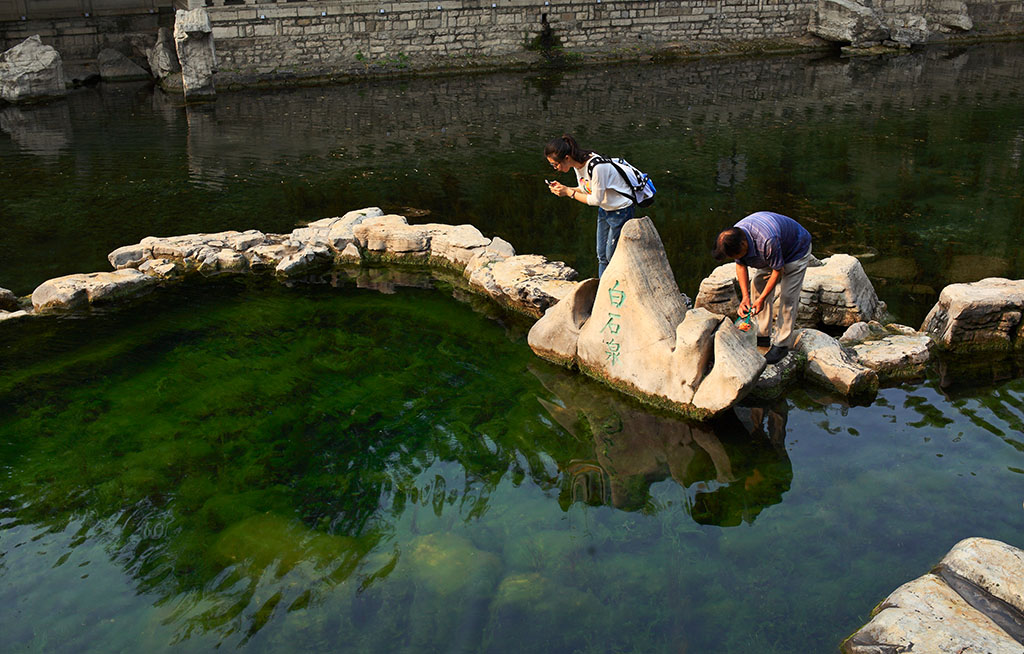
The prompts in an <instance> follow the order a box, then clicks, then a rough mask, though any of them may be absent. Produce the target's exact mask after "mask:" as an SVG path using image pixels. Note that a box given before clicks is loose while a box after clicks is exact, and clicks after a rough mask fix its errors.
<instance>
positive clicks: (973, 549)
mask: <svg viewBox="0 0 1024 654" xmlns="http://www.w3.org/2000/svg"><path fill="white" fill-rule="evenodd" d="M939 568H940V570H941V571H942V576H943V578H944V579H945V578H947V577H948V575H947V573H952V574H953V575H955V576H956V577H958V578H959V579H962V580H964V581H966V582H968V583H970V584H971V585H972V586H974V587H976V588H979V589H981V590H983V591H985V592H986V593H987V594H989V595H991V596H992V597H995V598H996V599H999V600H1002V601H1003V602H1006V603H1007V604H1009V605H1010V606H1012V607H1013V608H1015V609H1016V610H1017V611H1020V612H1021V613H1024V552H1022V551H1021V550H1019V549H1017V548H1016V547H1013V546H1012V545H1007V544H1006V543H1003V542H1000V541H998V540H992V539H990V538H965V539H964V540H962V541H960V542H959V543H957V544H956V545H954V546H953V549H951V550H950V551H949V553H947V554H946V556H945V557H943V559H942V561H940V562H939ZM1020 651H1024V647H1022V648H1021V650H1020Z"/></svg>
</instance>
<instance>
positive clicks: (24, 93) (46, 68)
mask: <svg viewBox="0 0 1024 654" xmlns="http://www.w3.org/2000/svg"><path fill="white" fill-rule="evenodd" d="M67 92H68V91H67V87H66V86H65V82H64V64H63V62H62V61H61V58H60V54H59V53H58V52H57V51H56V50H55V49H53V48H51V47H50V46H48V45H43V42H42V40H41V39H40V38H39V35H38V34H36V35H33V36H30V37H28V38H27V39H25V40H24V41H22V42H21V43H19V44H18V45H16V46H14V47H13V48H11V49H10V50H8V51H6V52H4V53H3V54H0V99H2V100H6V101H7V102H29V101H32V100H42V99H47V98H55V97H62V96H64V95H66V94H67Z"/></svg>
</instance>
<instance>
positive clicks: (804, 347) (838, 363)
mask: <svg viewBox="0 0 1024 654" xmlns="http://www.w3.org/2000/svg"><path fill="white" fill-rule="evenodd" d="M794 349H796V351H797V352H800V353H802V354H803V355H804V356H806V357H807V363H806V365H805V366H804V376H805V377H806V378H808V379H810V380H811V381H813V382H815V383H818V384H820V385H822V386H824V387H826V388H829V389H833V390H835V391H838V392H839V393H841V394H843V395H867V394H871V393H874V392H875V391H877V390H878V373H876V372H875V371H874V370H871V369H870V368H868V367H866V366H862V365H861V364H860V363H858V362H857V359H856V357H855V356H854V355H853V354H851V352H850V351H849V350H847V349H846V348H844V347H843V346H842V345H840V344H839V341H837V340H836V339H834V338H832V337H831V336H829V335H828V334H825V333H823V332H820V331H818V330H816V329H802V330H800V334H799V335H798V336H797V339H796V346H795V348H794Z"/></svg>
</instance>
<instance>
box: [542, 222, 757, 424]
mask: <svg viewBox="0 0 1024 654" xmlns="http://www.w3.org/2000/svg"><path fill="white" fill-rule="evenodd" d="M595 281H596V280H588V281H586V282H583V283H582V284H581V285H580V286H579V287H578V288H577V289H576V290H575V291H574V292H573V293H571V294H569V295H568V296H567V298H566V300H565V301H563V302H562V303H559V304H558V305H556V306H555V307H554V308H552V309H549V310H548V312H547V313H546V314H545V315H544V317H543V318H541V319H540V320H538V321H537V323H536V324H535V325H534V326H533V328H532V329H531V330H530V334H529V337H528V341H529V344H530V347H531V348H532V349H533V351H534V352H535V353H536V354H537V355H538V356H542V357H545V358H548V359H550V360H552V361H555V362H558V363H562V364H567V363H574V364H575V365H577V366H579V368H580V369H581V370H583V371H585V372H586V373H587V374H589V375H591V376H592V377H595V378H597V379H600V380H602V381H604V382H606V383H608V384H609V385H611V386H614V387H616V388H619V389H621V390H624V391H626V392H628V393H631V394H633V395H637V396H639V397H641V398H644V399H647V400H649V401H654V402H656V403H660V404H664V405H667V406H670V407H673V408H676V409H678V410H682V411H683V412H686V413H692V414H698V415H707V414H714V413H718V412H720V411H723V410H725V409H727V408H729V407H730V406H733V405H734V404H736V403H737V402H738V401H739V400H741V399H742V398H743V397H744V396H745V395H746V394H747V393H748V392H749V391H750V389H751V388H752V386H753V385H754V383H755V382H756V381H757V378H758V376H759V375H760V374H761V371H762V370H763V369H764V367H765V361H764V358H763V357H761V355H760V354H758V352H757V350H756V349H755V348H754V347H753V346H752V345H750V344H749V343H747V342H746V341H745V340H744V339H743V338H742V336H741V334H740V332H739V331H738V330H737V329H736V328H735V327H733V325H732V323H731V322H730V321H727V320H723V319H722V318H721V317H719V316H716V315H713V314H712V313H710V312H709V311H707V310H704V309H694V310H689V309H688V308H687V305H688V301H687V298H686V296H685V295H683V294H681V293H680V292H679V288H678V287H677V286H676V283H675V278H674V277H673V275H672V270H671V268H670V267H669V265H668V260H667V258H666V256H665V250H664V246H663V245H662V243H661V238H660V236H659V235H658V232H657V230H656V229H655V228H654V224H653V223H652V222H651V220H650V219H649V218H637V219H633V220H630V221H628V222H627V223H626V224H625V226H624V227H623V228H622V234H621V236H620V237H619V245H618V247H617V249H616V250H615V255H614V256H613V257H612V260H611V262H610V263H609V265H608V268H607V270H606V271H605V273H604V275H603V276H602V278H601V280H600V281H597V282H596V285H597V288H596V292H595V291H594V284H595Z"/></svg>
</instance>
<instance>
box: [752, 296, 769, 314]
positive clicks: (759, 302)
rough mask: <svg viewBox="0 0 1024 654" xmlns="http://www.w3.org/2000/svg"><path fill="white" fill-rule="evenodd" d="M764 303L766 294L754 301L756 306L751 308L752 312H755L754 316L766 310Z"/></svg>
mask: <svg viewBox="0 0 1024 654" xmlns="http://www.w3.org/2000/svg"><path fill="white" fill-rule="evenodd" d="M764 301H765V296H764V294H762V295H761V297H759V298H757V299H756V300H754V304H752V305H751V307H750V310H751V311H753V315H755V316H756V315H757V314H759V313H761V310H762V309H764Z"/></svg>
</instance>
